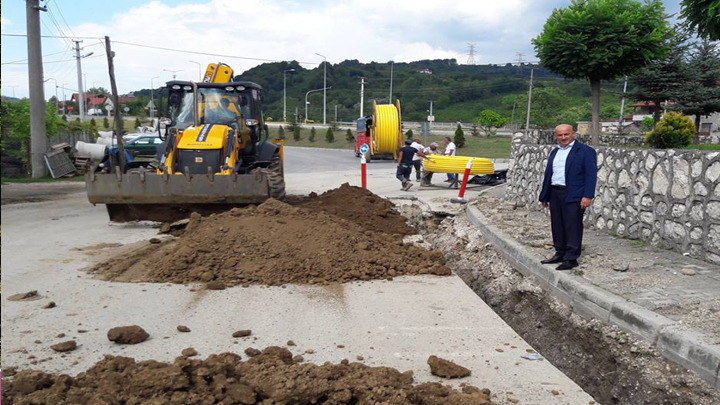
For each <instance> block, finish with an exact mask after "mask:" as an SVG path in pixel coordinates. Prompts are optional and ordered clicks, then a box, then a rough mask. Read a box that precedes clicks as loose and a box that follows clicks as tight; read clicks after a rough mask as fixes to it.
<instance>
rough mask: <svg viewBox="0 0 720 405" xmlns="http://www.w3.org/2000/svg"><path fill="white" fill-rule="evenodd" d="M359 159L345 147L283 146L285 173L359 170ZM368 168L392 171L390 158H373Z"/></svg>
mask: <svg viewBox="0 0 720 405" xmlns="http://www.w3.org/2000/svg"><path fill="white" fill-rule="evenodd" d="M359 168H360V159H359V158H356V157H355V152H353V151H352V150H347V149H342V150H341V149H319V148H299V147H291V146H288V147H285V171H286V172H287V173H318V172H336V171H346V170H360V169H359ZM367 168H368V170H390V171H392V172H393V173H394V170H395V165H394V164H393V161H392V160H374V161H372V162H371V163H369V164H368V165H367Z"/></svg>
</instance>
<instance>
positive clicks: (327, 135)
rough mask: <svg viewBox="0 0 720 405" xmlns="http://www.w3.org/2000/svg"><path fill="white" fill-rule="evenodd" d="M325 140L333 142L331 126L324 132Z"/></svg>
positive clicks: (333, 136) (333, 135)
mask: <svg viewBox="0 0 720 405" xmlns="http://www.w3.org/2000/svg"><path fill="white" fill-rule="evenodd" d="M325 140H326V141H327V142H328V143H333V142H335V134H334V133H333V129H332V127H328V129H327V131H326V132H325Z"/></svg>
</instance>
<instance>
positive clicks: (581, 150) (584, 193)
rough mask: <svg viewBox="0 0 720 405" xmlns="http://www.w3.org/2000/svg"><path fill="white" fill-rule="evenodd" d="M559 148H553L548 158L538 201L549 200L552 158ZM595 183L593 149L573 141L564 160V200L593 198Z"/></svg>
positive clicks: (595, 162) (553, 158)
mask: <svg viewBox="0 0 720 405" xmlns="http://www.w3.org/2000/svg"><path fill="white" fill-rule="evenodd" d="M558 150H559V148H555V149H553V151H552V152H551V153H550V157H549V158H548V163H547V167H546V168H545V178H544V179H543V185H542V191H540V198H539V200H540V202H550V192H551V190H550V180H551V178H552V173H553V160H555V155H556V154H557V151H558ZM596 184H597V154H596V153H595V149H593V148H591V147H589V146H587V145H585V144H583V143H580V142H578V141H575V144H574V145H573V147H572V149H570V153H569V154H568V156H567V160H566V161H565V186H566V187H567V191H566V193H565V202H566V203H571V202H578V201H580V200H581V199H582V198H583V197H587V198H595V185H596Z"/></svg>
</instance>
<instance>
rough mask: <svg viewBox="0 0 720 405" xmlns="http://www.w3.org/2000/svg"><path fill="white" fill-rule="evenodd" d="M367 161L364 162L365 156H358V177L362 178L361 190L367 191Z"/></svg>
mask: <svg viewBox="0 0 720 405" xmlns="http://www.w3.org/2000/svg"><path fill="white" fill-rule="evenodd" d="M366 165H367V161H365V154H362V156H360V177H361V178H362V180H361V183H362V188H365V189H367V168H366Z"/></svg>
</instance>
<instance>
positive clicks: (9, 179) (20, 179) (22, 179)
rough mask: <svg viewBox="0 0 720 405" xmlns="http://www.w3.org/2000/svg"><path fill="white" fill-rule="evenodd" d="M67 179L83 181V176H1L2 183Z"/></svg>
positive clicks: (47, 181) (45, 181)
mask: <svg viewBox="0 0 720 405" xmlns="http://www.w3.org/2000/svg"><path fill="white" fill-rule="evenodd" d="M67 181H85V177H84V176H73V177H60V178H59V179H53V178H52V177H40V178H39V179H34V178H32V177H2V184H5V183H56V182H67Z"/></svg>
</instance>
